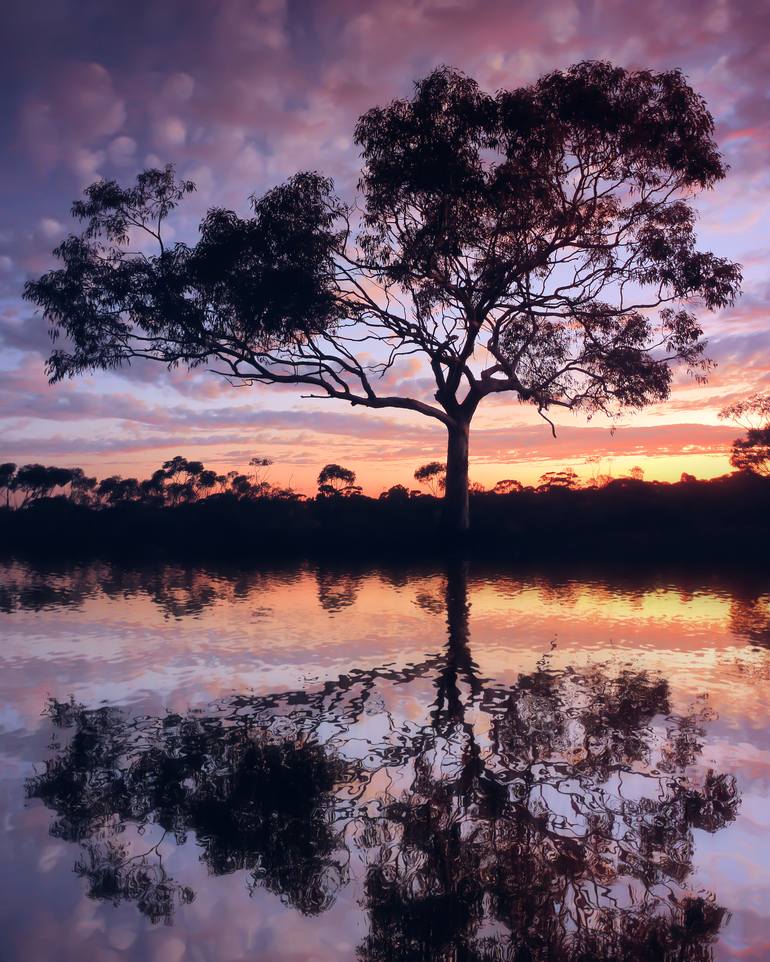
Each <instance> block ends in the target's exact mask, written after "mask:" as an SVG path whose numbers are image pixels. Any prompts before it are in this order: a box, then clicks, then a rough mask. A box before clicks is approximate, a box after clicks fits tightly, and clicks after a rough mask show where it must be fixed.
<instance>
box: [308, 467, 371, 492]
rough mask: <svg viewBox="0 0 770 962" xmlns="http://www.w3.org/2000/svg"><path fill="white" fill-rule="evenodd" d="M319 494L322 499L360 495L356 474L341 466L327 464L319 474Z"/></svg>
mask: <svg viewBox="0 0 770 962" xmlns="http://www.w3.org/2000/svg"><path fill="white" fill-rule="evenodd" d="M318 493H319V495H321V496H322V497H327V498H328V497H335V496H337V497H339V496H342V497H349V496H350V495H351V494H360V493H361V488H360V487H359V486H358V485H357V484H356V473H355V471H351V470H350V468H343V467H342V466H341V465H339V464H326V465H324V467H323V468H321V471H320V472H319V474H318Z"/></svg>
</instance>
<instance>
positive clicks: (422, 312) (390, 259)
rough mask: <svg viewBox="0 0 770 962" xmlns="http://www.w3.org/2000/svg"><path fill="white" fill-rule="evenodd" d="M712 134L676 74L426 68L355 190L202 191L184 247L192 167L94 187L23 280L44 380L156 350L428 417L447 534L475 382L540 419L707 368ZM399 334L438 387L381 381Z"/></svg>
mask: <svg viewBox="0 0 770 962" xmlns="http://www.w3.org/2000/svg"><path fill="white" fill-rule="evenodd" d="M712 134H713V121H712V118H711V116H710V114H709V113H708V110H707V109H706V106H705V104H704V102H703V100H702V99H701V98H700V97H699V96H698V95H697V94H696V93H694V92H693V90H692V89H691V88H690V87H689V86H688V84H687V83H686V81H685V79H684V77H683V76H682V74H681V73H680V72H679V71H675V70H674V71H668V72H665V73H659V74H655V73H651V72H649V71H627V70H624V69H621V68H618V67H614V66H612V65H611V64H608V63H601V62H585V63H580V64H578V65H576V66H574V67H572V68H570V69H569V70H566V71H558V72H555V73H551V74H548V75H547V76H545V77H543V78H542V79H541V80H540V81H538V82H537V83H536V84H534V85H532V86H529V87H523V88H519V89H517V90H511V91H508V90H503V91H500V92H499V93H498V94H497V95H495V96H492V95H489V94H487V93H485V92H484V91H482V90H481V89H480V88H479V87H478V85H477V84H476V83H475V81H473V80H472V79H470V78H469V77H466V76H464V75H463V74H461V73H458V72H457V71H454V70H451V69H449V68H446V67H442V68H439V69H437V70H435V71H434V72H433V73H432V74H430V75H429V76H428V77H426V78H425V79H424V80H422V81H420V82H418V83H417V85H416V89H415V94H414V97H413V98H412V99H411V100H397V101H394V102H393V103H391V104H390V105H389V106H387V107H384V108H382V107H377V108H374V109H372V110H370V111H369V112H368V113H366V114H365V115H364V116H363V117H362V118H361V119H360V121H359V123H358V125H357V127H356V131H355V141H356V143H357V144H358V146H359V147H360V148H361V153H362V157H363V171H362V176H361V180H360V189H361V198H360V203H356V204H354V205H346V204H344V203H343V202H342V201H341V200H340V199H339V198H338V197H337V196H336V195H335V193H334V190H333V185H332V182H331V181H330V180H328V179H326V178H324V177H322V176H320V175H319V174H317V173H300V174H297V175H296V176H295V177H293V178H292V179H291V180H289V181H288V182H287V183H285V184H283V185H282V186H279V187H276V188H274V189H273V190H271V191H269V192H268V193H266V194H265V195H264V196H262V197H259V198H254V199H253V213H252V216H250V217H248V218H245V219H244V218H241V217H239V216H238V215H237V214H235V213H233V212H232V211H229V210H211V211H209V213H208V214H207V215H206V217H205V218H204V220H203V222H202V224H201V227H200V239H199V240H198V242H197V244H195V245H194V246H193V247H188V246H187V245H185V244H183V243H176V244H174V245H172V246H167V245H166V244H165V242H164V239H163V232H162V228H163V222H164V220H165V218H166V217H167V216H168V214H169V213H170V212H171V211H172V210H173V208H174V207H175V206H176V205H177V204H178V203H179V202H180V201H181V200H182V199H183V198H184V196H185V195H186V194H188V193H189V192H190V191H191V190H193V189H194V188H193V184H192V183H190V182H189V181H177V180H176V179H175V177H174V173H173V170H172V169H171V168H170V167H167V168H166V169H165V170H148V171H145V172H144V173H143V174H141V175H140V176H139V177H138V179H137V182H136V184H135V186H133V187H128V188H124V187H120V186H119V185H118V184H116V183H114V182H112V181H108V182H101V183H97V184H93V185H92V186H91V187H89V188H88V189H87V190H86V199H85V200H83V201H79V202H77V203H76V204H75V206H74V208H73V214H74V216H75V217H76V218H77V219H79V220H81V221H84V222H85V223H86V229H85V231H84V233H83V234H82V235H80V236H71V237H69V238H68V239H67V240H65V241H64V242H63V243H62V244H61V245H60V246H59V247H58V248H57V250H56V254H57V256H58V257H59V259H60V260H61V262H62V266H61V268H60V269H58V270H54V271H52V272H50V273H48V274H46V275H45V276H43V277H41V278H40V279H38V280H36V281H31V282H30V283H28V284H27V286H26V289H25V296H26V297H27V298H29V299H30V300H31V301H33V302H34V303H35V304H37V305H38V307H40V308H41V309H42V311H43V313H44V315H45V316H46V317H47V319H48V320H49V322H50V325H51V331H52V334H53V336H54V337H55V338H56V337H63V339H64V340H63V346H61V347H59V348H58V349H56V350H54V352H53V353H52V355H51V357H50V359H49V363H48V371H49V375H50V377H51V379H52V380H53V381H58V380H60V379H62V378H64V377H67V376H71V375H75V374H78V373H80V372H83V371H89V370H93V369H95V368H108V369H109V368H115V367H119V366H121V365H123V364H125V363H127V362H129V361H130V360H131V359H132V358H151V359H154V360H157V361H160V362H162V363H164V364H167V365H169V366H173V365H176V364H180V363H183V364H186V365H188V366H189V367H197V366H202V365H207V366H210V367H211V368H212V370H214V371H216V372H217V373H219V374H221V375H223V376H226V377H228V378H232V379H240V380H242V381H245V382H261V383H270V384H297V385H304V386H306V387H307V388H308V389H310V391H311V392H312V393H313V394H314V395H317V396H321V397H332V398H338V399H340V400H343V401H347V402H349V403H350V404H353V405H362V406H365V407H371V408H401V409H405V410H409V411H415V412H417V413H420V414H423V415H426V416H427V417H430V418H433V419H435V420H437V421H439V422H441V423H442V424H443V425H444V426H445V428H446V429H447V432H448V447H447V484H446V491H445V505H446V520H447V524H448V525H450V526H451V527H452V528H453V529H456V530H464V529H465V528H467V526H468V445H469V429H470V424H471V420H472V418H473V415H474V413H475V411H476V409H477V408H478V405H479V403H480V402H481V401H482V400H483V398H485V397H486V396H488V395H490V394H498V393H501V392H510V393H512V394H513V395H514V396H516V397H517V398H518V399H519V400H520V401H522V402H527V403H531V404H533V405H534V406H535V407H536V409H537V410H538V412H540V413H541V414H542V415H543V417H545V418H546V420H549V417H548V412H549V410H551V409H552V408H554V407H564V408H569V409H577V408H581V409H583V410H586V411H588V412H591V411H596V410H602V411H611V410H615V409H616V408H617V407H618V406H619V407H624V408H636V407H640V406H642V405H644V404H646V403H648V402H650V401H655V400H659V399H661V398H665V397H666V396H667V394H668V392H669V386H670V381H671V370H670V365H671V364H672V363H673V362H676V361H682V362H684V363H685V364H686V365H688V366H689V368H690V369H693V370H695V371H699V370H700V371H702V370H703V368H704V363H705V362H704V360H703V353H702V352H703V343H702V341H701V334H702V331H701V329H700V327H699V325H698V322H697V321H696V318H695V316H694V315H693V314H692V313H691V312H690V311H689V310H688V309H687V308H686V306H684V305H690V304H692V303H695V302H701V303H703V304H704V305H705V306H706V307H707V308H714V307H719V306H721V305H724V304H728V303H730V302H731V301H732V300H733V299H734V297H735V296H736V294H737V291H738V285H739V282H740V271H739V268H738V267H737V265H735V264H732V263H730V262H729V261H727V260H724V259H721V258H718V257H715V256H714V255H712V254H708V253H702V252H699V251H698V250H697V248H696V246H695V235H694V211H693V208H692V205H691V199H692V197H693V195H694V194H696V193H697V191H698V190H700V189H704V188H710V187H712V186H713V185H714V183H715V182H716V181H718V180H720V179H721V178H722V177H723V176H724V174H725V167H724V165H723V163H722V159H721V157H720V154H719V152H718V150H717V148H716V145H715V143H714V141H713V137H712ZM359 211H360V215H359ZM132 233H133V234H136V235H137V236H139V237H142V238H144V240H146V241H147V242H150V243H152V244H153V245H154V246H155V249H156V250H155V252H154V253H152V252H150V251H149V250H148V249H146V247H145V249H141V250H132V249H131V248H130V247H129V234H132ZM654 309H659V314H658V318H657V320H655V319H654V317H653V315H652V311H653V310H654ZM415 353H416V354H420V355H422V356H423V357H424V358H425V360H426V364H427V365H429V367H430V371H431V374H432V376H433V378H434V380H435V390H434V395H433V397H432V398H431V399H430V400H425V399H422V398H419V397H411V396H408V395H406V394H403V395H391V394H388V393H382V392H381V391H380V387H379V385H378V379H379V378H380V377H381V376H382V375H383V374H384V373H386V372H387V371H388V370H389V369H390V368H391V367H392V366H393V365H394V364H396V362H397V361H398V359H399V358H400V357H403V356H405V355H409V354H415Z"/></svg>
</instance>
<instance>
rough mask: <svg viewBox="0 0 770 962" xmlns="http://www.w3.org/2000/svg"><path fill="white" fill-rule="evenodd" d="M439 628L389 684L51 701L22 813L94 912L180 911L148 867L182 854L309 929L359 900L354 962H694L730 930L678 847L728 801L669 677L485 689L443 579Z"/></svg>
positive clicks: (537, 679)
mask: <svg viewBox="0 0 770 962" xmlns="http://www.w3.org/2000/svg"><path fill="white" fill-rule="evenodd" d="M322 588H323V591H324V593H325V597H333V598H334V599H335V600H334V606H335V607H336V606H337V605H338V602H337V600H336V599H337V597H338V595H337V592H336V590H335V591H332V590H331V588H330V585H329V584H328V583H324V585H323V586H322ZM444 610H445V612H446V617H447V625H448V632H447V641H446V644H445V646H444V648H443V650H442V651H440V652H438V653H436V654H432V655H426V657H425V658H424V659H423V660H422V661H421V662H420V663H418V664H414V665H409V666H406V667H403V668H397V667H391V666H385V667H382V668H377V669H370V670H354V671H350V672H348V673H347V674H345V675H341V676H340V677H338V678H336V679H334V680H332V681H329V682H327V683H325V684H322V685H319V686H318V687H316V688H308V689H304V690H297V691H287V692H278V693H272V694H268V695H262V696H253V695H248V696H246V695H244V696H238V697H233V698H228V699H225V700H222V701H220V702H217V703H215V704H213V705H211V706H210V708H209V709H207V710H206V711H205V712H189V713H187V714H184V715H180V714H168V715H165V716H163V717H146V716H139V717H131V716H130V715H129V714H126V713H124V712H122V711H119V710H117V709H113V708H109V707H101V708H96V709H90V708H87V707H85V706H83V705H79V704H76V703H74V702H60V701H52V702H51V703H50V705H49V707H48V711H49V714H50V716H51V720H52V722H53V723H54V725H55V727H56V730H57V731H58V732H59V733H60V736H59V737H60V738H61V744H59V745H57V746H55V748H54V751H53V754H52V757H51V758H50V759H49V760H48V761H47V763H46V765H45V770H44V771H42V772H41V773H40V774H38V775H36V776H35V777H33V778H32V779H30V780H29V782H28V785H27V790H28V794H29V795H30V797H33V798H38V799H41V800H42V801H43V802H44V803H45V805H46V806H48V807H49V808H50V809H51V810H52V811H53V812H54V813H55V816H56V817H55V821H54V822H53V825H52V829H51V831H52V832H53V834H55V835H57V836H59V837H61V838H64V839H67V840H70V841H72V842H76V843H78V844H79V845H80V846H81V849H82V851H81V855H80V856H79V858H78V861H77V863H76V866H75V871H76V872H77V874H78V875H80V876H82V877H83V878H84V879H86V881H87V884H88V886H89V889H88V891H89V894H90V895H91V896H92V897H93V898H96V899H103V900H107V901H110V902H114V903H117V902H120V901H124V900H128V901H131V902H134V903H135V904H136V906H137V907H138V909H139V910H140V911H141V912H143V913H144V914H145V915H146V916H147V917H148V918H150V919H151V920H152V921H165V922H170V921H171V920H172V918H173V914H174V912H175V910H177V908H178V906H180V905H184V904H187V903H189V902H190V901H191V900H192V899H193V898H194V893H193V891H192V889H191V888H190V887H188V886H186V885H185V884H184V883H183V882H182V881H179V880H176V879H174V878H172V877H171V876H170V874H169V873H168V872H167V871H166V869H165V866H164V863H163V852H164V851H167V850H168V846H170V845H174V844H177V845H181V844H183V843H185V841H186V840H187V837H188V835H194V837H195V842H196V844H197V845H198V846H199V848H200V852H201V859H202V861H203V862H204V863H205V865H206V866H207V868H208V871H209V873H210V874H211V875H212V876H219V875H224V874H229V873H232V872H236V871H237V872H244V873H245V876H246V880H247V885H248V886H249V888H250V889H252V890H257V889H266V890H268V891H270V892H272V893H274V894H275V895H276V896H278V897H280V898H281V899H282V900H283V901H284V902H285V903H286V904H287V905H289V906H291V907H293V908H294V909H296V910H297V911H298V912H301V913H303V914H304V915H310V916H312V915H318V914H320V913H322V912H324V911H325V910H327V909H328V908H329V907H330V906H331V905H332V904H333V903H334V901H335V899H336V898H337V897H338V895H339V893H340V892H341V890H342V889H343V888H344V887H346V886H349V885H353V886H356V887H357V891H359V892H360V893H361V905H362V910H363V911H365V913H366V915H367V917H368V934H367V936H366V937H365V938H364V940H363V941H362V943H361V944H360V945H359V948H358V954H359V958H360V960H361V962H385V960H402V959H403V960H407V959H409V960H418V962H419V960H425V962H429V960H430V962H433V960H446V959H457V960H468V962H471V960H485V962H491V960H511V962H513V960H515V962H524V960H533V962H534V960H543V962H546V960H547V962H557V960H565V962H578V960H579V962H591V960H606V959H625V960H631V962H633V960H639V962H641V960H650V959H660V960H664V962H665V960H674V959H676V960H683V962H700V960H704V962H705V960H708V959H711V957H712V949H711V947H712V944H713V942H714V941H715V939H716V937H717V935H718V932H719V930H720V927H721V926H722V924H723V923H724V921H725V918H726V913H725V911H724V909H722V908H721V907H720V906H719V905H718V904H717V903H716V901H715V900H714V898H713V897H712V896H711V895H710V894H708V893H703V892H696V891H693V890H692V888H691V876H692V868H693V852H694V838H693V832H694V830H696V829H699V830H702V831H705V832H712V833H713V832H716V831H718V830H719V829H721V828H722V827H723V826H725V825H726V824H728V823H729V822H731V821H732V820H733V819H734V818H735V815H736V812H737V807H738V802H739V800H738V793H737V790H736V784H735V781H734V779H733V778H732V777H731V776H728V775H725V774H720V773H718V772H716V771H713V770H711V769H709V768H708V767H706V766H705V765H704V764H703V763H702V762H701V760H700V757H701V752H702V744H703V739H704V736H705V731H706V726H707V725H708V723H709V721H710V718H711V715H710V712H709V710H708V709H707V708H706V707H705V702H704V701H703V700H698V701H697V702H696V703H695V704H694V705H693V706H692V707H691V708H690V709H689V710H688V711H686V712H684V713H677V712H675V711H673V710H672V703H671V697H670V691H669V686H668V683H667V682H666V680H665V679H664V678H661V677H658V676H655V675H653V674H651V673H649V672H646V671H641V670H637V669H635V668H633V667H631V666H628V665H624V664H621V663H607V662H604V663H594V664H591V665H589V666H588V667H577V666H573V667H569V668H566V669H558V670H557V669H556V668H555V667H553V665H552V664H551V659H550V658H549V657H548V656H547V655H546V656H544V657H543V658H542V659H541V661H540V663H539V664H538V666H537V667H536V669H535V670H534V671H532V672H529V673H524V674H520V675H519V677H518V679H517V681H516V682H515V683H514V684H512V685H501V684H496V683H493V682H491V681H489V680H487V679H484V678H482V677H480V675H479V671H478V668H477V666H476V664H475V663H474V661H473V657H472V653H471V640H470V627H469V613H470V608H469V603H468V594H467V578H466V572H465V570H464V567H463V565H462V564H461V563H458V564H455V565H453V566H450V568H449V570H448V573H447V577H446V579H445V594H444ZM426 682H428V683H429V686H428V688H427V689H426V684H425V683H426ZM404 686H410V687H409V688H408V689H407V691H408V692H409V694H410V695H412V696H413V697H414V698H422V701H423V709H424V714H423V719H422V721H420V720H419V719H418V720H415V718H414V717H413V714H412V715H411V716H410V715H409V714H408V713H402V714H399V710H398V706H399V704H400V699H402V698H403V696H404V692H405V689H404ZM431 689H432V694H431V695H428V696H427V697H426V696H425V692H426V690H428V691H430V690H431Z"/></svg>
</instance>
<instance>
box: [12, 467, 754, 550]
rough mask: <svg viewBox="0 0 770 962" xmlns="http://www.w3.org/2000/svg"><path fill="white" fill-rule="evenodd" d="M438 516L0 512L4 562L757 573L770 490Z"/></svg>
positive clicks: (529, 504)
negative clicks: (685, 568) (455, 528)
mask: <svg viewBox="0 0 770 962" xmlns="http://www.w3.org/2000/svg"><path fill="white" fill-rule="evenodd" d="M440 518H441V503H440V501H439V500H437V499H434V498H431V497H420V498H411V499H404V500H399V501H396V500H392V499H379V500H375V499H371V498H366V497H361V496H356V497H352V498H327V499H317V500H308V501H283V500H277V499H271V498H264V499H256V500H250V501H244V500H238V499H236V498H234V497H231V496H227V495H225V496H217V497H211V498H206V499H202V500H200V501H198V502H195V503H192V504H181V505H178V506H176V507H157V506H153V505H146V504H141V503H127V504H121V505H117V506H115V507H109V508H101V509H94V508H91V507H81V506H78V505H76V504H73V503H72V502H71V501H69V500H68V499H66V498H47V499H41V500H40V501H37V502H34V503H33V504H31V505H30V506H28V507H27V508H25V509H23V510H17V511H13V510H7V509H0V555H2V554H6V555H9V554H14V555H21V556H29V557H36V558H49V557H50V558H59V559H61V558H72V559H80V560H82V559H87V558H113V559H155V560H162V559H168V560H189V561H198V562H200V561H206V560H238V561H245V562H251V563H253V562H257V563H264V562H270V561H272V560H279V559H285V560H292V559H294V560H302V559H311V560H312V559H329V560H345V559H348V560H351V561H356V562H374V563H376V562H378V561H398V562H400V563H403V562H413V561H418V560H422V561H426V562H430V561H440V560H441V559H445V558H446V557H447V556H452V555H455V554H462V555H465V556H467V557H468V558H470V559H477V560H484V559H486V560H493V559H494V560H495V561H496V562H498V563H500V562H503V563H510V564H514V565H517V566H518V565H542V564H547V565H548V566H549V568H550V567H558V566H559V565H561V564H567V565H569V566H572V565H574V564H576V563H579V564H598V565H599V567H610V568H612V567H622V568H634V567H636V566H643V567H649V566H650V565H655V566H657V565H661V564H664V565H665V564H681V563H684V562H686V563H689V564H696V565H697V566H699V567H700V566H701V565H704V566H709V567H713V566H717V567H718V568H723V567H725V566H741V567H742V566H744V565H745V566H749V567H757V566H760V567H765V566H766V565H767V562H768V554H770V553H769V552H768V544H769V543H770V479H768V478H761V477H756V476H749V475H738V474H736V475H730V476H727V477H725V478H720V479H716V480H714V481H687V482H682V483H679V484H672V485H668V484H655V483H646V482H636V481H627V480H624V481H616V482H613V483H612V484H610V485H608V486H607V487H605V488H601V489H581V490H572V491H570V490H558V489H557V490H551V491H547V492H536V491H530V490H525V491H522V492H518V493H514V494H510V495H493V494H486V493H485V494H475V495H473V496H472V498H471V519H472V521H471V530H470V531H469V532H467V534H465V535H464V536H462V537H459V536H457V535H447V534H446V533H444V532H442V530H441V522H440Z"/></svg>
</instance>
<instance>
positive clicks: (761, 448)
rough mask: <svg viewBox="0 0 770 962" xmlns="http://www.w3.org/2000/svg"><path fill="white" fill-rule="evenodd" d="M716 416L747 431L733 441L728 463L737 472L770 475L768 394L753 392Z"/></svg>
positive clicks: (769, 395) (769, 403)
mask: <svg viewBox="0 0 770 962" xmlns="http://www.w3.org/2000/svg"><path fill="white" fill-rule="evenodd" d="M719 416H720V417H721V418H724V419H728V420H730V421H735V423H736V424H739V425H740V426H741V427H743V428H745V430H746V434H745V436H744V437H742V438H736V439H735V441H733V445H732V449H731V451H730V464H732V466H733V467H734V468H737V469H738V470H739V471H749V472H751V473H752V474H759V475H762V476H763V477H766V478H768V477H770V394H752V395H751V396H750V397H747V398H745V399H744V400H743V401H737V402H736V403H735V404H730V405H728V406H727V407H726V408H723V409H722V410H721V411H720V412H719Z"/></svg>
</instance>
